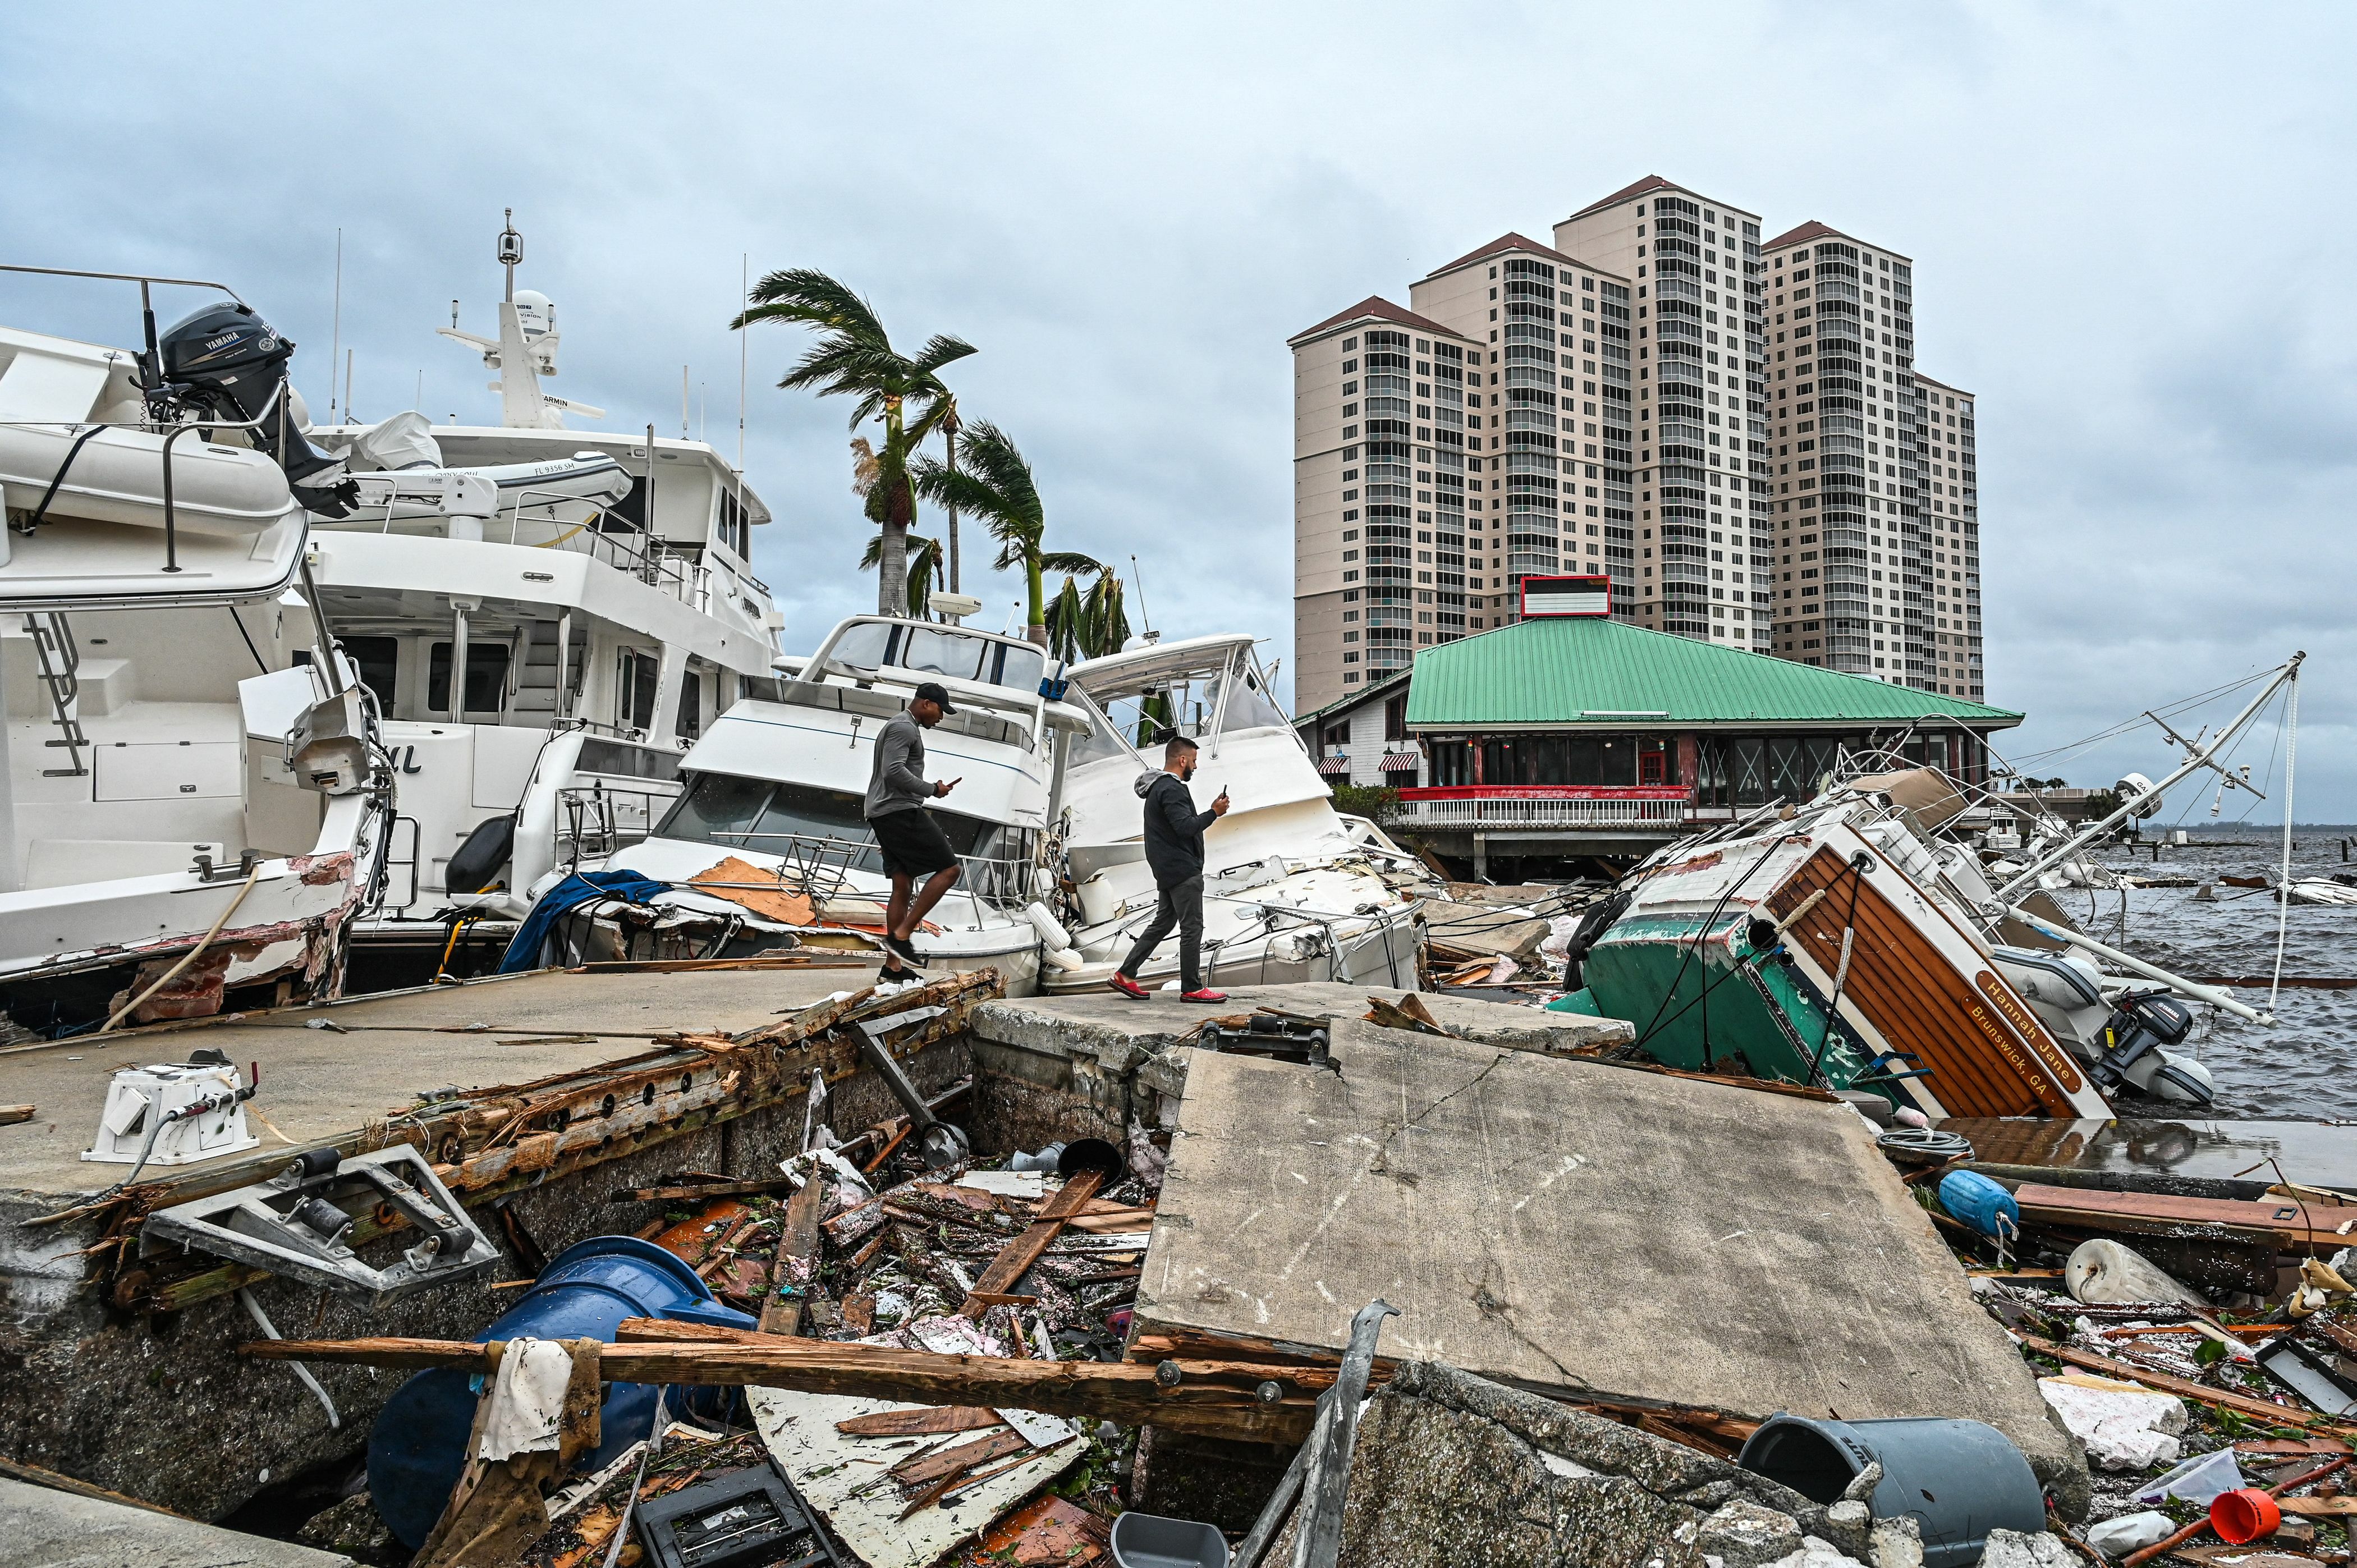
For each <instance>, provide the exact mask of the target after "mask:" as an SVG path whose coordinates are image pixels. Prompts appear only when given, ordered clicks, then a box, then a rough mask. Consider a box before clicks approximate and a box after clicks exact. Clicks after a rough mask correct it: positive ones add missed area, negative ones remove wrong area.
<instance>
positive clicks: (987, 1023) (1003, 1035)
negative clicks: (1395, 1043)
mask: <svg viewBox="0 0 2357 1568" xmlns="http://www.w3.org/2000/svg"><path fill="white" fill-rule="evenodd" d="M1228 994H1229V996H1230V998H1231V1000H1230V1001H1229V1002H1228V1003H1227V1004H1225V1005H1222V1006H1216V1007H1208V1006H1201V1005H1198V1004H1191V1003H1186V1002H1181V1001H1179V999H1178V993H1175V992H1168V993H1166V992H1157V993H1154V994H1153V996H1152V997H1151V998H1150V999H1149V1000H1147V1001H1144V1002H1137V1001H1133V1000H1132V999H1131V998H1129V997H1126V996H1123V995H1121V994H1119V993H1115V992H1112V991H1104V992H1092V993H1083V994H1081V995H1077V996H1019V997H1013V998H1010V999H1008V1000H1006V1001H1000V1002H985V1003H984V1004H982V1005H980V1006H979V1007H977V1008H975V1009H974V1035H975V1036H976V1037H977V1038H980V1039H985V1040H990V1041H994V1042H996V1043H997V1044H1000V1045H1010V1046H1030V1047H1037V1048H1042V1049H1053V1050H1058V1051H1062V1052H1066V1053H1072V1052H1078V1053H1082V1054H1085V1055H1090V1056H1093V1057H1096V1058H1099V1059H1100V1060H1102V1061H1103V1062H1104V1064H1105V1065H1106V1066H1107V1068H1109V1069H1113V1070H1115V1071H1119V1070H1122V1069H1125V1068H1126V1067H1127V1066H1130V1065H1132V1064H1134V1063H1135V1061H1136V1060H1138V1059H1139V1058H1143V1057H1148V1056H1161V1055H1163V1054H1165V1053H1167V1052H1168V1051H1169V1050H1170V1049H1172V1048H1173V1047H1176V1046H1178V1045H1179V1044H1180V1043H1181V1042H1182V1041H1184V1040H1185V1039H1186V1038H1188V1037H1189V1036H1192V1035H1193V1034H1194V1032H1195V1031H1196V1030H1197V1029H1199V1028H1200V1027H1202V1026H1203V1024H1204V1023H1205V1022H1206V1021H1207V1020H1208V1019H1210V1018H1214V1017H1225V1016H1228V1015H1232V1014H1237V1013H1249V1012H1251V1011H1253V1009H1254V1008H1255V1007H1279V1008H1283V1009H1285V1010H1286V1011H1287V1012H1292V1013H1307V1014H1311V1015H1317V1016H1330V1017H1335V1018H1362V1017H1364V1016H1365V1015H1366V1011H1367V998H1369V997H1370V996H1381V997H1383V998H1385V999H1386V1000H1388V1001H1393V1002H1396V1001H1398V1000H1399V999H1400V998H1401V997H1403V996H1405V995H1406V994H1408V993H1406V992H1404V991H1394V990H1392V989H1390V988H1389V987H1386V986H1381V985H1339V984H1335V983H1331V982H1328V981H1309V982H1304V983H1300V984H1296V985H1240V986H1237V987H1235V988H1234V989H1233V990H1232V991H1231V992H1229V993H1228ZM1417 995H1419V996H1420V997H1421V998H1422V999H1423V1002H1424V1004H1425V1006H1426V1008H1428V1009H1429V1010H1430V1011H1431V1013H1432V1015H1433V1017H1434V1019H1435V1020H1436V1021H1437V1022H1438V1023H1439V1024H1440V1026H1442V1027H1443V1028H1446V1029H1450V1030H1453V1031H1455V1032H1456V1033H1458V1034H1460V1035H1463V1036H1466V1037H1467V1038H1468V1039H1470V1040H1475V1041H1479V1042H1480V1043H1481V1044H1483V1045H1494V1046H1503V1047H1507V1048H1508V1049H1510V1050H1517V1051H1535V1052H1537V1053H1539V1054H1540V1055H1543V1056H1544V1055H1563V1054H1566V1053H1568V1052H1570V1051H1574V1050H1577V1049H1582V1048H1584V1047H1591V1046H1606V1045H1618V1044H1620V1042H1622V1041H1625V1040H1628V1039H1631V1038H1633V1037H1634V1033H1635V1031H1634V1029H1633V1027H1632V1026H1631V1025H1629V1024H1626V1023H1623V1022H1621V1021H1620V1020H1619V1019H1616V1018H1589V1017H1584V1016H1582V1015H1579V1014H1577V1013H1550V1012H1547V1011H1546V1010H1545V1009H1544V1008H1542V1007H1518V1006H1515V1005H1513V1004H1510V1003H1504V1002H1481V1001H1476V1000H1473V999H1471V998H1469V997H1462V996H1443V995H1438V994H1436V993H1432V992H1419V993H1417Z"/></svg>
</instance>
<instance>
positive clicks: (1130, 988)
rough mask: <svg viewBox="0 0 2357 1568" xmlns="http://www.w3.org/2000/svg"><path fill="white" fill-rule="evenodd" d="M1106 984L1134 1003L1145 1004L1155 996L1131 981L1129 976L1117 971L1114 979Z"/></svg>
mask: <svg viewBox="0 0 2357 1568" xmlns="http://www.w3.org/2000/svg"><path fill="white" fill-rule="evenodd" d="M1105 983H1106V984H1108V985H1110V986H1112V987H1113V988H1114V990H1115V991H1118V992H1120V993H1122V994H1123V995H1124V996H1126V997H1128V998H1129V999H1130V1000H1131V1001H1132V1002H1144V1001H1146V1000H1147V999H1149V998H1150V997H1151V996H1152V995H1153V993H1152V992H1150V991H1148V990H1146V987H1144V986H1143V985H1140V984H1138V983H1137V982H1135V981H1134V980H1132V979H1130V977H1129V976H1127V975H1125V974H1123V973H1121V972H1118V971H1116V972H1114V977H1113V978H1112V979H1111V980H1109V981H1107V982H1105Z"/></svg>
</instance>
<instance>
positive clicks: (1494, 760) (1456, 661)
mask: <svg viewBox="0 0 2357 1568" xmlns="http://www.w3.org/2000/svg"><path fill="white" fill-rule="evenodd" d="M1591 581H1592V582H1593V584H1594V591H1593V593H1592V594H1589V593H1587V592H1584V591H1583V590H1586V589H1587V588H1588V587H1589V585H1590V583H1591ZM1603 588H1604V581H1603V580H1602V579H1594V580H1591V579H1585V578H1577V577H1568V578H1554V579H1533V580H1532V581H1531V583H1530V584H1529V585H1527V587H1526V589H1525V594H1526V602H1525V605H1524V608H1523V618H1522V619H1520V620H1518V621H1515V622H1513V623H1512V624H1509V625H1506V626H1502V627H1499V628H1495V629H1493V630H1488V631H1483V632H1480V633H1478V634H1476V635H1474V636H1470V637H1467V638H1464V639H1460V640H1458V641H1455V642H1450V643H1446V644H1443V645H1441V646H1438V647H1435V648H1431V649H1426V650H1419V652H1418V654H1417V656H1416V659H1415V664H1414V666H1413V669H1412V671H1410V673H1409V678H1408V680H1407V682H1405V688H1406V689H1405V693H1403V692H1402V691H1401V689H1400V686H1399V683H1397V682H1386V683H1385V684H1383V686H1379V687H1377V688H1376V689H1374V690H1372V691H1370V692H1368V693H1366V694H1365V696H1364V697H1363V698H1359V699H1351V698H1346V699H1344V700H1343V701H1342V702H1341V703H1335V704H1333V705H1332V706H1330V707H1329V708H1327V709H1324V710H1321V711H1320V712H1318V713H1316V714H1307V715H1305V716H1304V717H1303V718H1302V719H1301V720H1300V721H1298V722H1299V725H1300V728H1301V732H1302V737H1303V739H1304V741H1305V742H1306V743H1307V744H1308V746H1309V747H1310V749H1311V751H1312V753H1313V755H1315V756H1316V757H1318V760H1319V764H1320V766H1321V768H1324V769H1325V770H1326V771H1328V772H1329V774H1331V775H1334V776H1336V777H1337V778H1352V779H1356V778H1358V776H1360V775H1361V773H1362V772H1368V771H1372V769H1365V768H1361V766H1360V765H1361V762H1365V763H1372V764H1375V765H1376V767H1377V768H1380V770H1381V773H1382V777H1383V782H1385V783H1387V784H1389V785H1391V786H1392V787H1394V788H1395V789H1398V790H1399V792H1400V796H1401V804H1402V810H1401V812H1400V815H1399V817H1398V818H1397V819H1396V821H1395V823H1394V825H1395V826H1396V827H1397V828H1400V829H1403V830H1405V831H1407V832H1412V833H1414V834H1415V836H1416V837H1417V838H1418V839H1420V840H1421V841H1423V842H1424V843H1426V844H1427V845H1428V846H1429V847H1431V848H1432V849H1434V850H1435V851H1437V853H1439V854H1442V855H1444V856H1448V857H1449V858H1452V859H1457V858H1462V859H1464V860H1467V861H1471V862H1474V863H1475V864H1476V865H1478V866H1480V868H1481V869H1480V870H1477V873H1476V875H1481V874H1483V872H1485V871H1486V870H1487V868H1488V863H1489V861H1490V860H1491V858H1492V857H1498V856H1507V857H1512V858H1514V859H1516V860H1518V861H1538V862H1561V861H1566V860H1575V859H1579V858H1583V857H1598V858H1600V859H1602V860H1605V861H1607V862H1610V861H1613V860H1617V859H1623V858H1626V857H1628V856H1631V855H1637V854H1645V853H1647V852H1649V851H1650V850H1652V848H1654V847H1655V846H1657V845H1659V844H1660V843H1663V842H1666V841H1667V840H1669V839H1672V838H1674V837H1678V836H1682V835H1684V834H1685V833H1689V832H1695V831H1697V830H1698V829H1700V828H1703V827H1706V826H1708V825H1709V824H1711V823H1713V822H1727V821H1730V820H1732V819H1733V818H1734V816H1735V815H1736V814H1737V813H1738V812H1739V811H1747V810H1749V809H1750V808H1752V807H1755V806H1759V805H1762V804H1765V803H1766V802H1768V801H1770V800H1778V799H1781V800H1792V801H1799V800H1807V799H1808V798H1810V797H1811V796H1812V795H1813V794H1815V793H1816V792H1817V790H1818V789H1819V788H1820V785H1821V782H1822V781H1823V780H1824V778H1825V776H1826V775H1827V774H1828V773H1830V772H1832V771H1833V770H1834V769H1835V765H1836V758H1837V757H1838V755H1839V753H1840V752H1841V751H1842V750H1843V749H1844V748H1847V749H1848V750H1850V751H1852V752H1857V751H1860V750H1866V749H1874V750H1879V751H1886V752H1890V753H1895V754H1896V755H1898V756H1900V757H1904V758H1906V759H1907V760H1908V761H1910V762H1914V763H1928V764H1930V765H1932V766H1934V767H1937V768H1941V769H1943V770H1944V771H1945V772H1947V773H1949V774H1950V775H1951V776H1953V777H1954V778H1956V779H1960V780H1963V781H1964V782H1966V783H1981V782H1985V781H1986V778H1987V768H1988V764H1987V742H1988V737H1989V736H1990V734H1991V733H1992V732H1994V731H1996V730H2001V729H2007V728H2010V727H2011V726H2013V725H2018V724H2019V723H2020V722H2021V715H2020V714H2017V713H2012V712H2008V711H2007V710H2005V709H2002V708H1993V707H1988V706H1986V705H1985V704H1982V703H1974V702H1967V701H1965V700H1964V699H1962V698H1957V697H1951V696H1943V695H1942V694H1940V693H1932V692H1925V691H1922V690H1921V689H1919V688H1915V687H1909V686H1903V685H1897V684H1892V683H1889V682H1881V681H1877V680H1875V679H1874V678H1873V677H1871V676H1867V675H1852V674H1846V673H1843V672H1841V671H1833V670H1826V669H1822V668H1817V667H1813V666H1811V665H1807V664H1801V663H1797V662H1794V661H1792V660H1782V659H1776V658H1771V657H1769V656H1768V655H1766V654H1761V653H1752V652H1749V651H1746V650H1740V649H1737V648H1732V647H1728V646H1727V645H1725V644H1720V643H1710V642H1703V641H1699V640H1697V639H1692V638H1684V637H1674V636H1671V635H1669V634H1667V633H1663V632H1658V631H1652V630H1650V629H1648V628H1645V627H1642V626H1640V625H1636V624H1633V623H1631V622H1629V621H1625V620H1615V619H1612V618H1610V617H1609V614H1606V613H1604V612H1603V608H1602V607H1603V605H1604V604H1605V603H1606V600H1605V598H1604V592H1603ZM1550 590H1552V591H1550ZM1581 606H1592V607H1593V608H1588V609H1583V608H1580V607H1581ZM1403 695H1404V696H1405V702H1403V701H1402V700H1401V699H1402V697H1403ZM1360 706H1364V707H1366V708H1367V709H1368V710H1369V712H1368V713H1366V714H1359V713H1357V712H1355V711H1354V710H1355V709H1356V708H1357V707H1360ZM1362 735H1363V736H1366V738H1367V741H1368V742H1369V743H1371V744H1368V745H1361V744H1360V736H1362ZM1376 736H1382V737H1383V738H1382V739H1381V740H1379V741H1378V740H1376V739H1375V737H1376ZM1374 746H1380V747H1381V751H1380V754H1379V755H1378V756H1367V757H1361V756H1360V755H1359V754H1360V753H1361V752H1366V751H1372V749H1373V748H1374ZM1411 753H1412V754H1414V755H1415V758H1416V763H1415V766H1414V767H1412V768H1411V767H1409V766H1407V763H1408V754H1411ZM1338 755H1339V756H1340V761H1339V762H1338V761H1337V757H1338ZM1520 870H1521V871H1522V872H1523V873H1526V874H1529V875H1545V874H1547V872H1548V868H1547V867H1545V866H1544V865H1523V866H1521V867H1520Z"/></svg>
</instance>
